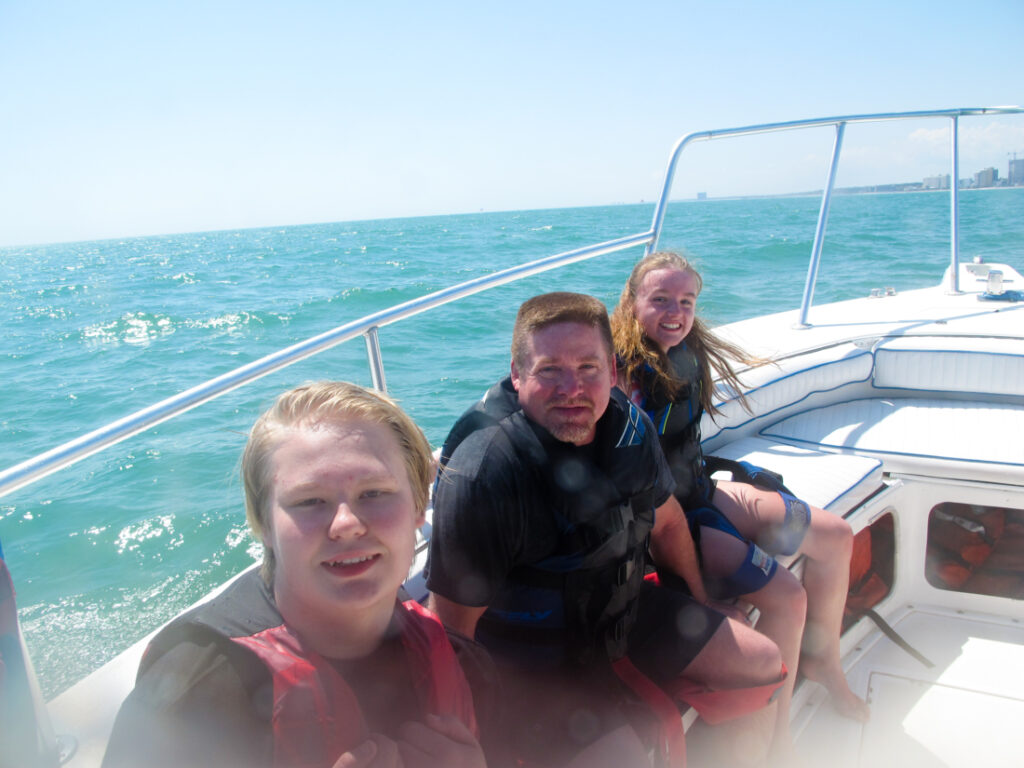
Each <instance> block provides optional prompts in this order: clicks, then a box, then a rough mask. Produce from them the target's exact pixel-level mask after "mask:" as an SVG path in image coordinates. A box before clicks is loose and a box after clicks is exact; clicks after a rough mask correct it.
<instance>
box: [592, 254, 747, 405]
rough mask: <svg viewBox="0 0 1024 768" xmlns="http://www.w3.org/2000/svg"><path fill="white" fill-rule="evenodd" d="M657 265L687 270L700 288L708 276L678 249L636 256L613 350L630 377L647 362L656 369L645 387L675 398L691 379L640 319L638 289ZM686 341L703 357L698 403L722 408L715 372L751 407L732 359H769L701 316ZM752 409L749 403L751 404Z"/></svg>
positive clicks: (615, 323)
mask: <svg viewBox="0 0 1024 768" xmlns="http://www.w3.org/2000/svg"><path fill="white" fill-rule="evenodd" d="M656 269H675V270H679V271H681V272H688V273H689V274H691V275H693V277H694V279H695V280H696V282H697V294H698V295H699V294H700V291H701V288H702V287H703V285H704V281H703V280H702V279H701V276H700V273H699V272H697V270H696V269H695V268H694V267H693V265H692V264H691V263H690V262H689V261H687V260H686V259H685V258H684V257H682V256H680V255H679V254H678V253H673V252H671V251H658V252H656V253H652V254H650V255H649V256H645V257H644V258H643V259H641V260H640V261H638V262H637V263H636V265H635V266H634V267H633V271H632V272H631V273H630V275H629V279H628V280H627V281H626V284H625V285H624V286H623V288H622V295H621V296H620V297H619V303H618V306H616V307H615V310H614V311H613V312H612V316H611V323H612V339H613V341H614V342H615V352H616V354H617V355H618V356H619V358H620V365H621V375H622V376H623V377H624V379H625V381H626V382H632V381H635V380H638V379H641V374H642V373H643V372H644V370H645V366H647V367H648V368H649V369H650V371H652V372H653V373H651V374H648V375H647V376H644V377H643V378H645V379H646V381H645V382H644V385H645V387H646V388H647V389H648V391H649V393H650V394H652V395H654V397H655V398H656V399H668V400H674V399H675V397H676V395H678V393H679V390H680V389H682V388H683V387H684V386H685V385H686V384H687V383H689V382H686V381H684V380H682V379H678V378H676V376H675V375H674V373H673V371H672V365H671V363H669V359H668V356H667V355H666V354H665V353H664V352H662V351H661V349H660V348H659V346H658V345H657V344H656V343H655V342H654V341H653V340H652V339H651V338H650V337H648V336H647V334H646V333H644V329H643V327H642V326H641V325H640V321H639V320H637V319H636V295H637V291H638V290H639V288H640V285H641V283H643V280H644V278H645V277H646V276H647V275H648V273H650V272H653V271H654V270H656ZM686 346H687V347H688V348H689V349H690V350H691V351H692V352H693V353H694V354H695V355H696V356H697V360H698V361H699V363H700V404H701V406H702V407H703V408H704V410H705V411H707V412H708V413H709V414H711V415H712V416H714V415H715V414H717V413H719V410H718V409H717V408H716V407H715V404H714V397H713V396H714V390H715V384H714V382H715V375H716V374H717V376H718V378H720V379H721V380H723V381H724V382H725V383H726V384H727V385H728V386H729V387H731V388H732V389H733V391H735V392H736V393H737V394H738V395H739V398H740V401H741V402H742V403H743V406H744V407H745V408H748V406H747V401H746V398H745V397H744V396H743V394H742V385H741V384H740V381H739V378H738V377H737V375H736V371H735V369H734V368H733V364H732V362H731V360H736V361H739V362H741V363H744V364H748V365H758V364H760V363H763V362H765V361H763V360H758V359H754V358H751V357H750V356H749V355H748V354H747V353H746V352H745V351H744V350H743V349H741V348H740V347H738V346H737V345H735V344H733V343H731V342H728V341H725V340H724V339H721V338H719V337H718V336H717V335H715V333H714V332H712V331H711V330H710V329H709V328H708V327H707V326H706V325H705V324H704V322H703V321H702V320H701V319H700V318H699V317H696V316H695V317H694V318H693V327H692V328H691V329H690V332H689V333H688V334H687V335H686ZM748 410H749V408H748Z"/></svg>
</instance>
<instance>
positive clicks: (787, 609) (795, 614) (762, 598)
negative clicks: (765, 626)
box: [748, 566, 807, 623]
mask: <svg viewBox="0 0 1024 768" xmlns="http://www.w3.org/2000/svg"><path fill="white" fill-rule="evenodd" d="M748 599H749V600H750V602H752V603H753V604H754V605H756V606H757V607H758V608H759V609H760V610H761V611H762V612H765V613H771V614H773V615H775V616H780V615H786V616H789V617H791V618H792V619H793V620H794V621H799V622H801V623H802V622H803V620H804V617H805V616H806V615H807V592H806V591H805V590H804V586H803V584H801V583H800V580H799V579H798V578H797V577H796V576H794V575H793V574H792V573H791V572H790V571H789V570H788V569H786V568H783V567H782V566H779V568H778V570H776V572H775V575H774V576H773V577H772V580H771V581H769V582H768V583H767V584H766V585H765V586H764V587H763V588H762V589H761V590H759V591H758V592H756V593H754V594H753V595H750V596H749V597H748Z"/></svg>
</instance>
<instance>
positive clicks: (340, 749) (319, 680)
mask: <svg viewBox="0 0 1024 768" xmlns="http://www.w3.org/2000/svg"><path fill="white" fill-rule="evenodd" d="M403 608H404V610H403V609H398V610H396V616H397V618H398V621H399V625H400V628H401V637H402V645H403V647H404V649H405V653H406V658H407V659H408V661H409V668H410V669H411V670H412V671H413V674H414V675H415V678H414V680H413V685H414V687H415V689H416V691H417V692H418V693H419V694H420V700H421V702H422V704H423V707H424V709H425V711H427V712H430V713H433V714H437V715H444V714H450V715H455V716H456V717H458V718H459V719H460V720H462V722H463V723H465V724H466V726H467V727H468V728H469V729H470V730H471V731H472V732H473V733H474V734H477V724H476V717H475V715H474V712H473V699H472V695H471V694H470V692H469V685H468V684H467V682H466V679H465V677H464V675H463V673H462V668H461V667H460V666H459V663H458V661H457V659H456V658H455V652H454V651H453V650H452V646H451V643H449V642H448V636H447V635H446V634H445V631H444V628H443V627H442V626H441V623H440V621H439V620H438V619H437V617H436V616H434V615H433V614H432V613H430V612H429V611H427V610H426V609H425V608H423V607H422V606H421V605H420V604H419V603H417V602H416V601H415V600H410V601H408V602H406V603H403ZM231 639H232V641H233V642H235V643H238V644H239V645H242V646H244V647H246V648H248V649H249V650H250V651H252V652H253V653H254V654H256V656H258V657H259V658H260V659H261V660H262V661H263V663H264V664H266V666H267V669H269V670H270V673H271V675H272V677H273V690H274V693H273V696H274V703H273V715H272V726H273V729H274V765H279V766H289V767H292V766H295V767H298V766H310V767H312V766H327V768H330V766H332V765H333V764H334V762H335V761H336V760H337V759H338V757H339V756H341V755H342V754H343V753H345V752H347V751H349V750H351V749H353V748H354V747H356V746H358V745H359V744H361V743H362V742H363V741H365V740H366V739H367V737H368V736H369V730H368V729H367V726H366V721H365V720H364V718H363V713H362V710H361V709H360V706H359V702H358V701H357V700H356V697H355V694H354V693H353V692H352V689H351V688H349V686H348V684H347V683H346V682H345V680H344V678H343V677H342V676H341V674H340V673H339V672H338V671H337V670H336V669H335V668H334V666H333V665H332V664H331V663H330V662H329V661H328V660H327V659H325V658H324V657H323V656H321V655H320V654H318V653H316V652H315V651H313V650H311V649H309V648H307V647H305V646H304V645H303V643H302V641H301V640H300V639H299V638H298V637H297V636H296V635H295V634H294V633H293V632H292V631H291V630H290V629H289V627H288V626H287V625H286V624H283V623H282V624H280V625H278V626H276V627H270V628H269V629H265V630H263V631H261V632H257V633H255V634H253V635H249V636H245V637H233V638H231Z"/></svg>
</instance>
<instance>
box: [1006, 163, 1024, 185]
mask: <svg viewBox="0 0 1024 768" xmlns="http://www.w3.org/2000/svg"><path fill="white" fill-rule="evenodd" d="M1009 170H1010V172H1009V173H1008V174H1006V178H1007V183H1008V184H1009V185H1010V186H1012V187H1019V186H1024V159H1021V160H1018V159H1016V158H1014V159H1013V160H1011V161H1010V169H1009Z"/></svg>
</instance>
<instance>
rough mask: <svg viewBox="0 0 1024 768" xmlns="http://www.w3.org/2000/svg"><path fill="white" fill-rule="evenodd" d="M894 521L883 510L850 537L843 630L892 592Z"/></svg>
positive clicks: (894, 565)
mask: <svg viewBox="0 0 1024 768" xmlns="http://www.w3.org/2000/svg"><path fill="white" fill-rule="evenodd" d="M894 529H895V520H894V519H893V516H892V513H891V512H886V513H885V514H884V515H882V516H881V517H880V518H878V519H877V520H876V521H875V522H873V523H872V524H871V525H869V526H868V527H867V528H863V529H861V530H860V531H859V532H858V533H857V534H856V535H855V536H854V537H853V555H852V556H851V557H850V590H849V592H848V593H847V595H846V610H845V611H844V613H843V632H845V631H846V630H848V629H849V628H850V627H852V626H853V625H854V624H855V623H857V620H858V619H860V618H861V617H862V616H863V615H864V614H865V613H867V612H868V611H869V610H870V609H871V608H873V607H874V606H876V605H877V604H878V603H880V602H881V601H882V600H884V599H885V598H886V597H887V596H888V594H889V593H890V592H891V591H892V583H893V577H894V575H895V572H896V562H895V560H896V537H895V534H894Z"/></svg>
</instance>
